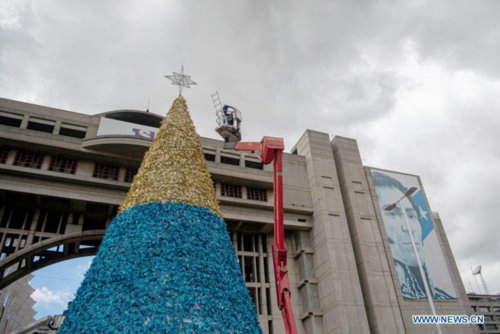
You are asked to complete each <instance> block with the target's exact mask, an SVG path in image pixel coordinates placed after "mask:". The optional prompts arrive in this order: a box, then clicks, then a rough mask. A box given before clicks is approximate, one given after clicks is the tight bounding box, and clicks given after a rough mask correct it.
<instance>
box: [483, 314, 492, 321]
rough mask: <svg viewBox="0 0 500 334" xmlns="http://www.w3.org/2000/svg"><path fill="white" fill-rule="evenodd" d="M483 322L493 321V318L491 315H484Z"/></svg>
mask: <svg viewBox="0 0 500 334" xmlns="http://www.w3.org/2000/svg"><path fill="white" fill-rule="evenodd" d="M484 321H495V318H493V316H492V315H485V316H484Z"/></svg>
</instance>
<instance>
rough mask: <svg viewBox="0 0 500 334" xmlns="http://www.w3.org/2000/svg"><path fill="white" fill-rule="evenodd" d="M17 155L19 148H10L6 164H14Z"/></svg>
mask: <svg viewBox="0 0 500 334" xmlns="http://www.w3.org/2000/svg"><path fill="white" fill-rule="evenodd" d="M16 155H17V150H15V149H14V150H10V152H9V155H8V157H7V160H6V161H5V164H6V165H13V164H14V160H15V159H16Z"/></svg>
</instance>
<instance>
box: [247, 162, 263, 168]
mask: <svg viewBox="0 0 500 334" xmlns="http://www.w3.org/2000/svg"><path fill="white" fill-rule="evenodd" d="M245 167H247V168H254V169H264V164H263V163H262V162H258V161H251V160H245Z"/></svg>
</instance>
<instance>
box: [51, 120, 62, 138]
mask: <svg viewBox="0 0 500 334" xmlns="http://www.w3.org/2000/svg"><path fill="white" fill-rule="evenodd" d="M59 131H61V121H56V124H55V125H54V131H52V134H55V135H58V134H59Z"/></svg>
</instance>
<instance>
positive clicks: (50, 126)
mask: <svg viewBox="0 0 500 334" xmlns="http://www.w3.org/2000/svg"><path fill="white" fill-rule="evenodd" d="M55 124H56V123H55V122H54V121H49V120H46V119H41V118H34V117H31V118H30V120H29V122H28V129H29V130H35V131H41V132H46V133H52V132H54V126H55Z"/></svg>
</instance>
